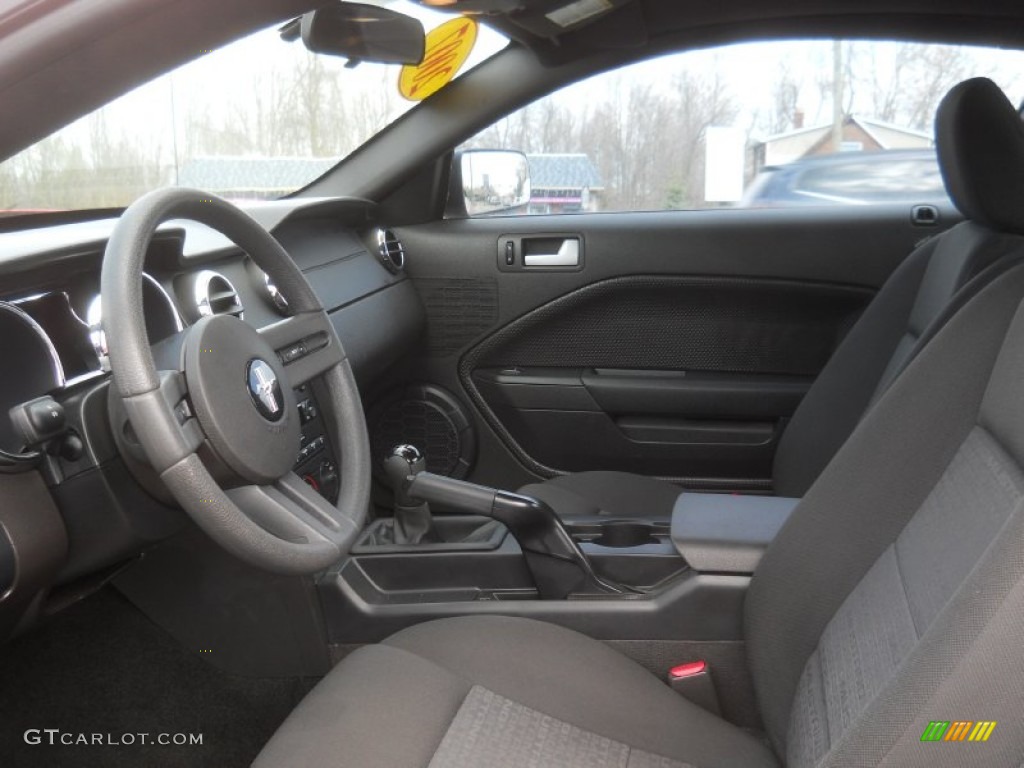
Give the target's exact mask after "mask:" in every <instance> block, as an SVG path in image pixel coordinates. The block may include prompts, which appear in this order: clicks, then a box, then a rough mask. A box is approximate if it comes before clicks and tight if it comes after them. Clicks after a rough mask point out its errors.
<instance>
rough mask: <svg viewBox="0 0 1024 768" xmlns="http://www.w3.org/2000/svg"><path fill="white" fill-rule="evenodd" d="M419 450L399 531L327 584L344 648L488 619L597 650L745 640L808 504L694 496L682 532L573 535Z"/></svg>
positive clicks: (597, 520) (521, 499)
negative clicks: (757, 569) (571, 637)
mask: <svg viewBox="0 0 1024 768" xmlns="http://www.w3.org/2000/svg"><path fill="white" fill-rule="evenodd" d="M408 448H409V447H408V446H401V447H400V449H401V450H399V449H396V453H401V452H403V451H404V455H403V456H402V461H404V462H407V464H401V463H400V462H399V461H398V460H397V459H396V460H395V461H394V462H393V465H392V468H394V467H396V466H397V467H399V468H401V467H407V469H408V471H407V472H397V471H396V472H389V474H390V475H391V476H392V477H393V480H394V482H395V489H394V490H395V498H396V507H395V516H394V518H383V519H380V520H377V521H375V522H374V523H373V524H371V526H370V527H369V528H368V529H367V530H366V531H365V532H364V533H363V535H362V536H361V537H360V538H359V539H358V540H357V542H356V544H355V546H354V547H353V548H352V550H351V552H350V553H349V555H348V556H347V557H346V558H345V559H344V560H342V561H341V562H340V563H338V564H337V566H336V567H335V568H333V569H332V570H331V571H330V572H329V573H328V574H326V576H325V577H324V578H322V579H321V580H320V582H319V589H320V595H321V603H322V605H323V608H324V614H325V618H326V620H327V628H328V635H329V639H330V642H331V643H332V644H336V645H346V644H356V643H365V642H374V641H377V640H380V639H383V638H384V637H387V636H388V635H389V634H391V633H392V632H395V631H397V630H399V629H402V628H404V627H406V626H410V625H412V624H415V623H418V622H421V621H424V620H428V619H431V618H441V617H447V616H458V615H478V614H487V613H495V614H504V615H521V616H526V617H534V618H540V619H545V620H548V621H554V622H556V623H559V624H562V625H564V626H568V627H571V628H574V629H577V630H580V631H583V632H585V633H587V634H589V635H591V636H593V637H598V638H601V637H606V638H616V639H626V640H628V639H630V638H631V637H632V638H635V639H637V640H650V639H659V638H665V639H670V638H686V639H688V640H698V641H699V640H708V641H715V642H719V641H723V640H738V639H740V638H741V637H742V633H741V613H742V603H743V596H744V593H745V591H746V588H747V585H748V583H749V580H750V575H751V573H752V571H753V567H754V566H755V565H756V562H757V559H759V557H760V552H762V551H763V550H764V548H765V547H766V546H767V543H768V542H769V541H770V540H771V538H772V537H773V536H774V533H775V532H776V531H777V530H778V528H779V527H780V526H781V524H782V522H784V520H785V518H786V516H787V515H788V513H789V510H791V509H792V507H793V505H794V504H795V500H783V499H777V498H775V497H752V496H730V495H717V494H691V493H681V495H680V500H679V502H677V514H676V515H675V516H674V517H673V519H672V520H671V521H670V520H662V521H634V520H622V519H613V518H607V517H603V516H602V517H592V518H578V519H572V520H570V521H567V522H565V523H563V522H562V521H560V520H559V519H558V518H557V517H556V516H555V514H554V512H553V511H552V510H551V509H550V508H549V507H547V506H546V505H545V504H543V503H542V502H540V501H538V500H536V499H532V498H529V497H525V496H520V495H517V494H513V493H509V492H506V491H502V490H497V489H494V488H487V487H484V486H479V485H474V484H472V483H466V482H463V481H458V480H453V479H450V478H447V477H440V476H437V475H431V474H430V473H427V472H423V471H422V469H421V467H420V466H419V465H418V464H417V452H415V451H414V450H413V451H411V452H410V451H408V450H407V449H408ZM392 458H394V455H393V457H392ZM392 458H389V459H388V461H389V462H390V461H392ZM684 499H685V500H686V501H685V502H684ZM430 509H433V510H435V511H438V512H440V513H441V514H437V515H434V514H432V512H431V511H430ZM452 513H455V514H452ZM716 516H717V517H720V522H721V523H722V525H721V526H718V525H716V522H715V518H716ZM406 518H408V519H406Z"/></svg>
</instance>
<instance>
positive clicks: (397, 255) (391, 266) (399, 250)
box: [377, 229, 405, 274]
mask: <svg viewBox="0 0 1024 768" xmlns="http://www.w3.org/2000/svg"><path fill="white" fill-rule="evenodd" d="M377 253H378V256H379V258H380V263H381V264H383V265H384V268H385V269H387V271H388V272H391V273H392V274H395V273H397V272H401V271H402V268H403V267H405V248H404V247H402V242H401V240H399V239H398V238H397V237H395V233H394V232H392V231H391V230H390V229H378V230H377Z"/></svg>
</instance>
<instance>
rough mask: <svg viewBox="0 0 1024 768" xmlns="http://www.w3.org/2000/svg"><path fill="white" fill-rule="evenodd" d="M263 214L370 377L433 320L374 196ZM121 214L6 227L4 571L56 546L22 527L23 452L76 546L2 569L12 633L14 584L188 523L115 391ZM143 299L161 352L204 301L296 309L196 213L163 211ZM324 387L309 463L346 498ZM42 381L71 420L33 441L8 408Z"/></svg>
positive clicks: (253, 319) (267, 310) (1, 267)
mask: <svg viewBox="0 0 1024 768" xmlns="http://www.w3.org/2000/svg"><path fill="white" fill-rule="evenodd" d="M249 213H250V214H252V215H253V216H254V217H255V218H257V220H259V221H260V222H261V223H262V224H263V225H264V226H265V227H266V228H267V229H269V230H270V231H271V232H272V233H273V234H274V236H275V237H276V238H277V239H278V241H279V242H280V243H281V244H282V245H283V246H284V248H285V250H287V251H288V253H289V254H290V255H291V257H292V258H293V260H294V261H295V262H296V264H298V266H299V267H300V269H301V270H302V271H303V272H304V273H305V275H306V277H307V279H308V280H309V282H310V284H311V285H312V286H313V288H314V290H315V291H316V292H317V294H318V296H319V297H320V300H321V302H322V303H323V305H324V307H325V308H326V310H327V312H328V315H329V317H330V318H331V321H332V324H333V325H334V327H335V329H336V330H337V332H338V335H339V337H340V339H341V341H342V344H343V345H344V347H345V351H346V353H347V355H348V358H349V361H350V363H351V365H352V368H353V371H354V373H355V375H356V380H357V382H358V383H359V386H360V388H361V389H362V390H364V393H365V392H366V390H368V389H371V388H372V387H373V384H374V382H375V380H376V379H377V378H378V377H379V376H380V374H381V373H383V372H384V371H385V370H386V369H387V368H388V367H390V366H391V365H393V364H394V363H395V362H396V361H397V360H399V359H400V358H401V357H402V356H403V355H405V354H406V353H407V352H408V351H409V350H410V349H411V347H412V346H413V345H414V344H415V343H416V341H417V340H418V338H419V337H420V336H421V334H422V332H423V329H424V324H425V319H424V310H423V306H422V303H421V302H420V299H419V296H418V295H417V293H416V291H415V289H414V288H413V286H412V281H410V280H409V279H407V277H406V275H405V273H404V270H403V266H404V258H405V253H404V250H403V249H402V247H401V245H400V244H399V243H398V241H397V240H396V238H395V237H394V236H393V235H392V234H391V233H390V232H388V231H387V230H385V229H381V228H379V227H378V226H376V225H375V224H374V223H373V221H372V215H373V206H372V204H371V203H369V202H368V201H362V200H351V199H348V200H313V201H278V202H275V203H269V204H262V205H258V206H256V207H254V208H251V209H249ZM115 224H116V220H113V219H111V220H104V221H92V222H85V223H80V224H65V225H59V226H54V227H43V228H38V229H29V230H20V231H17V232H9V233H0V356H2V358H0V359H3V361H4V365H3V369H2V371H3V372H2V373H0V575H3V574H4V573H8V572H10V573H13V572H14V569H13V565H12V564H11V563H13V562H16V561H17V562H19V564H20V565H22V571H23V572H26V573H27V572H29V571H31V570H32V569H28V570H26V569H25V568H24V563H23V562H22V561H24V560H25V558H28V557H35V556H36V553H40V552H45V551H46V550H47V546H46V545H45V542H41V541H38V540H33V539H32V534H30V533H26V532H24V531H23V532H22V533H21V534H20V536H21V540H17V539H16V538H15V537H12V536H10V530H11V529H12V528H17V526H16V525H14V524H13V522H12V519H13V516H14V515H15V514H17V512H18V509H17V507H18V503H19V499H20V500H21V502H22V503H24V499H22V498H21V497H22V496H24V492H22V491H19V492H18V493H19V494H21V496H19V495H18V494H16V493H15V492H14V491H9V490H6V489H7V488H8V487H9V485H10V483H9V481H7V480H4V478H7V477H10V475H9V472H10V471H11V467H12V466H14V465H15V464H16V463H17V462H16V460H20V461H31V462H32V465H33V468H34V469H36V470H38V474H39V475H41V477H42V478H43V480H44V481H45V486H46V488H45V492H46V494H47V495H48V496H49V499H46V502H47V503H52V504H53V505H54V506H55V507H56V509H57V511H58V512H59V515H60V518H61V522H62V525H63V528H64V531H63V535H64V536H66V546H65V547H64V548H65V549H66V551H67V556H66V557H62V558H60V561H61V562H60V564H59V566H56V565H54V566H53V567H50V568H48V569H46V568H44V569H42V570H45V571H47V573H46V575H45V576H44V577H40V578H35V579H33V580H32V581H33V583H29V584H15V583H13V582H12V583H10V584H5V583H0V640H2V639H3V635H4V627H5V626H7V625H10V626H13V623H12V622H11V621H4V617H3V613H4V612H5V611H7V612H10V611H11V610H12V606H16V605H24V604H26V603H25V601H24V600H11V599H9V596H10V594H11V593H12V592H14V591H17V590H19V589H20V590H21V591H22V592H23V593H24V592H25V591H26V590H27V591H29V592H32V591H36V592H38V591H40V590H43V589H46V588H47V587H48V586H52V585H55V584H63V583H69V582H71V581H73V580H75V579H78V578H81V577H84V576H87V575H89V574H93V573H97V572H100V571H102V570H103V569H105V568H109V567H112V566H115V565H116V564H117V563H119V562H123V561H125V560H127V559H130V558H132V557H134V556H135V555H137V554H138V553H139V552H140V551H142V550H143V549H145V548H146V547H147V546H150V545H152V544H153V543H155V542H157V541H160V540H162V539H163V538H166V537H168V536H170V535H173V534H174V533H175V532H177V531H179V530H181V529H182V528H183V527H184V526H185V525H187V524H188V523H187V521H186V518H185V516H184V514H183V513H182V512H180V511H179V510H177V509H176V508H175V506H174V505H173V504H172V503H171V500H170V498H169V496H168V495H167V494H166V491H165V490H164V489H162V487H161V486H160V484H159V483H158V482H156V480H155V477H154V476H153V475H152V471H151V470H148V469H147V466H146V462H145V461H144V456H142V455H141V448H140V446H138V444H137V443H133V433H132V430H131V427H130V424H128V422H127V419H126V418H125V417H124V416H123V414H122V413H119V411H118V402H119V400H118V398H116V397H114V396H113V395H112V394H111V389H112V385H111V377H110V375H109V369H108V366H107V361H106V351H107V349H106V338H105V336H104V330H103V328H107V329H108V330H109V331H110V332H116V328H117V323H118V318H104V317H103V306H102V300H101V298H100V295H99V282H100V270H101V266H102V260H103V250H104V248H105V246H106V239H107V238H108V237H109V236H110V233H111V232H112V231H113V227H114V225H115ZM143 304H144V314H145V321H146V329H147V333H148V336H149V341H150V344H151V346H153V348H154V351H155V352H156V353H157V357H158V359H159V350H160V349H161V347H166V348H168V349H171V348H173V349H177V347H175V346H173V342H174V340H175V338H176V337H178V336H179V334H180V333H181V332H182V331H183V330H185V329H187V328H188V327H189V326H190V325H191V324H192V323H194V322H196V321H197V320H198V319H199V318H201V317H203V316H204V315H211V314H232V315H235V316H237V317H239V318H241V319H243V320H244V321H246V322H247V323H249V324H250V325H252V326H254V327H255V328H262V327H264V326H267V325H270V324H272V323H274V322H277V321H279V320H281V319H282V318H284V317H287V316H288V314H289V306H288V297H287V296H286V295H284V294H283V293H282V292H281V291H280V290H278V288H277V287H276V286H275V285H274V284H273V282H272V281H271V280H270V279H269V278H268V277H267V276H266V274H265V273H263V271H262V270H260V269H259V268H258V267H257V266H256V265H255V263H254V262H253V261H252V260H251V259H250V258H249V256H248V255H247V254H245V253H244V252H242V251H241V250H240V249H238V248H237V247H236V246H234V245H233V244H231V243H230V242H229V241H227V240H226V239H225V238H223V236H221V235H220V234H219V233H216V232H215V231H213V230H211V229H209V228H207V227H205V226H203V225H201V224H197V223H195V222H185V221H182V222H177V221H176V222H169V223H168V224H166V225H164V226H162V227H161V228H160V229H159V230H158V233H157V236H156V237H155V238H154V240H153V242H152V243H151V246H150V249H149V251H148V253H147V257H146V262H145V276H144V280H143ZM320 386H321V385H320V383H319V382H318V381H316V380H314V381H312V382H309V383H308V384H305V385H303V386H302V387H300V388H298V389H297V390H296V393H295V394H296V401H297V403H298V408H299V416H300V422H301V425H302V436H301V440H300V443H299V444H298V445H296V446H295V472H296V473H297V474H299V476H300V477H302V478H303V479H304V480H305V481H306V482H307V483H309V484H310V485H311V486H312V487H313V488H314V489H315V490H317V491H318V492H319V493H320V494H321V495H323V496H324V497H326V498H327V499H329V500H331V501H332V502H334V501H335V500H336V499H337V495H338V491H339V489H338V473H337V456H336V455H335V451H334V447H333V445H334V442H335V436H333V435H331V434H330V433H329V432H328V430H327V428H326V424H327V423H328V420H327V419H325V414H324V413H323V410H322V405H321V403H322V402H326V399H325V398H324V399H322V398H321V396H320V393H319V390H320ZM44 396H49V397H51V398H52V402H54V403H57V404H58V405H59V407H60V408H61V409H62V410H63V414H64V419H65V422H66V430H65V431H64V432H63V433H62V435H61V437H60V438H58V439H56V440H54V441H52V442H50V443H49V444H47V445H45V446H33V445H26V440H25V438H24V436H23V434H22V432H21V431H19V430H18V429H17V428H16V427H15V426H14V423H13V422H12V420H11V419H10V418H8V413H9V411H10V409H12V408H15V407H16V406H19V405H21V404H23V403H26V402H28V401H31V400H34V399H36V398H40V397H44ZM46 402H50V401H46ZM5 462H6V463H5ZM33 493H35V494H37V495H38V493H40V491H38V489H37V490H36V491H33ZM5 494H7V497H6V498H5ZM35 504H36V506H40V505H41V504H42V500H37V501H36V502H35ZM8 518H11V519H8ZM52 528H53V526H40V533H39V535H40V536H42V535H44V534H45V535H51V536H53V535H54V532H53V530H52ZM4 531H6V532H7V534H6V535H5V534H4ZM26 537H27V538H26ZM57 546H58V545H57V544H56V543H54V544H53V545H52V546H51V547H50V549H51V550H52V549H53V548H54V547H57ZM8 560H10V561H11V563H8V562H6V561H8ZM10 579H14V576H11V577H10ZM0 581H2V579H0ZM8 618H9V617H8Z"/></svg>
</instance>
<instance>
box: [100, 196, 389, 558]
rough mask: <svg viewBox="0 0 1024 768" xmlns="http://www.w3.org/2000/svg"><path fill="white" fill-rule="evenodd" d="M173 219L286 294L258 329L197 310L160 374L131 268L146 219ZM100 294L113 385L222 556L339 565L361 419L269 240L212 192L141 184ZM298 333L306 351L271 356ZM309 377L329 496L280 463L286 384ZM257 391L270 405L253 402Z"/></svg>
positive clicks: (288, 264) (362, 479) (319, 324)
mask: <svg viewBox="0 0 1024 768" xmlns="http://www.w3.org/2000/svg"><path fill="white" fill-rule="evenodd" d="M172 219H190V220H194V221H197V222H200V223H202V224H205V225H207V226H209V227H211V228H212V229H214V230H216V231H218V232H220V233H221V234H223V235H225V236H226V237H227V238H228V239H229V240H231V241H232V242H233V243H234V244H235V245H237V246H238V247H239V248H241V249H242V250H243V251H245V252H246V253H247V254H248V255H249V257H250V258H252V260H253V261H254V262H255V263H256V264H257V266H259V267H260V268H261V269H263V270H264V271H265V272H266V273H267V274H268V275H270V277H271V279H272V280H273V281H274V283H275V284H276V285H277V286H278V287H279V289H280V290H281V291H282V293H283V294H284V295H286V296H287V297H288V301H289V308H290V316H289V317H288V318H286V319H284V320H281V321H279V322H276V323H274V324H273V325H270V326H267V327H266V328H263V329H260V330H259V331H256V330H255V329H253V328H252V327H251V326H248V325H246V324H245V323H244V322H242V321H241V320H238V319H237V318H233V317H230V316H213V317H205V318H203V319H201V320H200V321H199V322H197V323H196V324H194V325H192V326H190V327H189V328H187V329H186V330H185V331H184V332H183V333H184V339H183V345H182V349H183V352H182V354H181V362H180V365H179V366H178V369H177V370H161V371H158V370H157V367H156V364H155V362H154V358H153V353H152V350H151V349H150V346H149V341H148V339H147V336H146V326H145V321H144V315H143V306H142V270H143V263H144V260H145V256H146V253H147V250H148V248H149V245H150V243H151V241H152V239H153V236H154V234H155V233H156V230H157V228H158V227H159V226H160V225H161V224H163V223H164V222H166V221H169V220H172ZM101 294H102V297H103V309H104V312H103V330H104V333H105V335H106V339H107V347H108V351H109V357H110V367H111V370H112V372H113V378H114V384H115V386H116V387H117V391H118V394H119V396H120V397H121V398H122V400H123V402H124V406H125V410H126V412H127V414H128V417H129V419H130V421H131V424H132V427H133V429H134V430H135V433H136V435H137V437H138V440H139V442H140V443H141V445H142V447H143V449H144V450H145V452H146V456H147V457H148V459H149V461H150V463H151V464H152V466H153V468H154V470H155V471H156V472H157V474H158V476H159V477H160V479H161V480H162V481H163V482H164V484H165V485H166V486H167V488H168V490H169V491H170V492H171V494H172V495H173V496H174V498H175V499H176V500H177V502H178V503H179V504H180V505H181V506H182V508H183V509H184V510H185V511H186V512H187V513H188V514H189V515H190V516H191V517H192V519H193V520H195V522H196V523H197V524H198V525H199V527H200V528H202V529H203V530H204V531H205V532H206V533H207V534H209V536H210V537H211V538H213V539H214V540H215V541H216V542H218V543H219V544H220V545H221V546H223V547H224V548H225V549H227V550H228V551H229V552H231V553H233V554H234V555H236V556H237V557H239V558H241V559H243V560H245V561H247V562H249V563H251V564H253V565H255V566H257V567H260V568H263V569H265V570H270V571H274V572H278V573H289V574H312V573H316V572H318V571H321V570H323V569H325V568H327V567H329V566H330V565H332V564H333V563H335V562H337V560H338V559H339V558H340V557H341V556H342V555H344V554H345V553H346V552H347V551H348V549H349V548H350V547H351V545H352V542H353V541H354V539H355V537H356V536H357V535H358V533H359V532H360V531H361V530H362V528H363V524H364V522H365V519H366V513H367V509H368V507H369V498H370V449H369V440H368V438H367V432H366V421H365V417H364V415H363V408H362V403H361V401H360V397H359V391H358V388H357V386H356V382H355V377H354V376H353V374H352V369H351V366H350V365H349V362H348V360H347V358H346V356H345V353H344V350H343V348H342V345H341V342H340V341H339V339H338V336H337V333H336V332H335V330H334V327H333V325H332V324H331V321H330V319H329V318H328V317H327V314H326V312H325V311H324V308H323V306H322V305H321V303H320V300H319V299H318V298H317V296H316V294H315V293H314V291H313V289H312V288H311V287H310V285H309V283H308V282H307V281H306V278H305V277H304V276H303V274H302V272H301V271H300V270H299V268H298V267H297V266H296V264H295V263H294V262H293V261H292V259H291V257H290V256H289V255H288V253H287V252H286V251H285V250H284V248H282V247H281V245H280V244H279V243H278V242H277V240H275V239H274V237H273V236H272V235H271V234H270V233H269V232H267V230H266V229H264V228H263V227H262V226H261V225H260V224H259V223H258V222H257V221H256V220H255V219H253V218H252V217H251V216H249V215H248V214H246V213H245V212H243V211H241V210H240V209H238V208H237V207H235V206H234V205H232V204H230V203H228V202H227V201H226V200H223V199H221V198H219V197H216V196H214V195H210V194H208V193H205V192H201V191H198V190H192V189H184V188H170V189H161V190H157V191H155V192H150V193H148V194H146V195H144V196H143V197H141V198H139V199H138V200H136V201H135V202H134V203H133V204H132V205H131V206H130V207H129V208H128V209H127V210H126V211H125V212H124V214H123V215H122V216H121V218H120V220H119V221H118V223H117V225H116V227H115V229H114V233H113V235H112V236H111V238H110V241H109V243H108V244H107V249H106V252H105V254H104V258H103V269H102V277H101ZM300 342H302V343H303V345H304V347H306V348H307V353H306V354H304V355H302V356H301V357H299V358H297V359H295V360H289V361H288V362H287V363H286V362H285V361H284V359H282V357H281V355H279V354H278V352H279V351H281V350H284V349H286V348H289V347H293V346H295V345H296V344H298V343H300ZM285 359H287V358H285ZM261 364H262V365H261ZM254 367H257V368H259V369H260V371H259V376H258V382H259V384H260V386H261V387H262V386H263V385H266V387H267V391H266V392H263V393H262V394H260V392H262V390H260V391H259V392H258V391H257V389H259V388H258V387H255V385H254V384H253V383H251V382H252V378H251V376H250V370H251V369H253V368H254ZM271 371H272V373H271ZM315 378H321V379H322V381H323V382H324V383H325V384H326V389H327V392H328V397H327V402H326V403H322V404H326V405H327V406H328V407H327V408H324V409H322V410H323V411H324V415H325V418H326V419H327V423H328V424H329V425H330V426H332V427H333V430H329V432H332V433H333V435H332V436H333V437H334V438H335V439H334V442H335V447H336V448H337V459H338V473H339V479H340V486H341V492H340V495H339V499H338V503H337V505H336V506H335V505H332V504H330V503H329V502H328V501H326V500H325V499H323V497H321V496H320V495H319V494H318V493H316V491H314V490H313V489H312V488H310V487H309V486H308V485H307V484H306V483H305V482H303V481H302V480H301V479H300V478H298V477H297V476H296V475H295V474H294V472H292V471H291V470H292V461H293V459H294V456H295V453H296V451H297V450H298V434H299V432H298V429H299V427H298V423H297V422H298V418H299V417H298V413H297V410H296V408H295V407H294V396H293V394H292V388H293V387H296V386H299V385H300V384H303V383H306V382H308V381H310V380H312V379H315ZM274 379H276V380H277V382H278V387H277V389H276V390H274V388H273V382H272V380H274ZM236 382H237V392H236V391H235V387H236ZM247 382H249V383H248V385H246V383H247ZM247 389H248V391H247ZM268 393H269V394H268ZM267 397H269V398H270V399H269V400H266V402H267V403H269V405H264V404H261V403H260V402H258V401H259V400H260V398H264V399H266V398H267ZM275 397H277V398H278V400H274V398H275ZM253 436H255V437H256V439H251V438H252V437H253ZM263 438H265V439H263ZM292 440H294V441H295V444H294V445H292V444H291V441H292ZM248 443H251V445H248ZM200 449H202V450H203V451H212V453H213V455H215V456H216V457H217V459H218V460H219V461H220V463H221V464H224V465H227V466H228V467H229V468H230V469H231V470H232V472H231V473H230V476H231V478H232V480H231V482H229V483H225V484H224V485H222V484H221V482H218V480H216V479H215V478H214V476H213V475H212V474H211V471H210V470H209V469H208V468H207V466H206V464H205V463H204V462H203V460H202V459H201V458H200V456H199V451H200ZM218 477H223V473H221V472H219V473H218Z"/></svg>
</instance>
